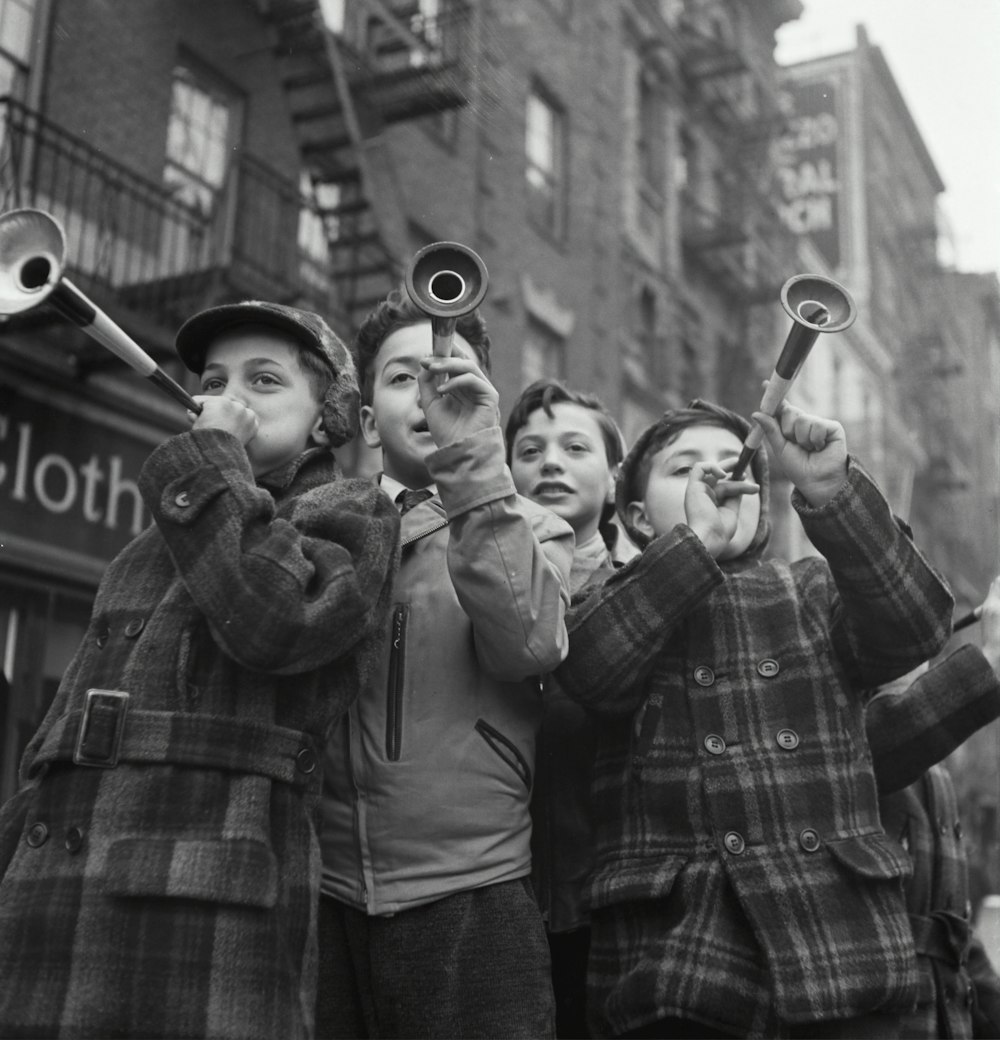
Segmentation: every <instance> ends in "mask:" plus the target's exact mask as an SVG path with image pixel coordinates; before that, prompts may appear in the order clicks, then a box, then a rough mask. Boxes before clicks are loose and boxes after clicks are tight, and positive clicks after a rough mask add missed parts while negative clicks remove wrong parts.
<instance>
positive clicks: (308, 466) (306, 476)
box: [257, 446, 341, 498]
mask: <svg viewBox="0 0 1000 1040" xmlns="http://www.w3.org/2000/svg"><path fill="white" fill-rule="evenodd" d="M338 476H341V471H340V467H339V465H338V464H337V460H336V459H335V458H334V457H333V453H332V452H331V451H330V449H329V448H325V447H320V446H316V447H313V448H307V449H306V450H305V451H304V452H302V454H301V455H299V456H298V457H297V458H294V459H292V461H291V462H287V463H285V465H284V466H281V467H279V468H278V469H275V470H272V471H271V472H270V473H265V474H263V475H262V476H260V477H258V478H257V484H258V486H259V487H262V488H266V489H267V490H268V491H270V492H271V494H272V495H274V497H275V498H280V497H282V496H283V495H284V494H285V493H286V492H287V491H289V490H290V489H291V488H292V485H293V484H294V485H295V489H296V491H298V492H299V493H300V494H301V493H302V492H303V491H306V490H308V489H309V488H311V487H316V486H318V485H319V484H325V483H326V482H327V481H330V480H332V479H333V478H334V477H338Z"/></svg>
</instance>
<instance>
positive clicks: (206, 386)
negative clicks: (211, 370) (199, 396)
mask: <svg viewBox="0 0 1000 1040" xmlns="http://www.w3.org/2000/svg"><path fill="white" fill-rule="evenodd" d="M225 386H226V384H225V381H224V380H222V379H204V380H202V384H201V392H202V393H203V394H213V393H215V392H216V391H218V390H223V389H225Z"/></svg>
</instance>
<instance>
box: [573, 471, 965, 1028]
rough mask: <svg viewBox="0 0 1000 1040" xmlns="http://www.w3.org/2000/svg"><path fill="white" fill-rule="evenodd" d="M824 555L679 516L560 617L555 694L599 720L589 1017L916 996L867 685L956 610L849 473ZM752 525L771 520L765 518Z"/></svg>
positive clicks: (830, 518)
mask: <svg viewBox="0 0 1000 1040" xmlns="http://www.w3.org/2000/svg"><path fill="white" fill-rule="evenodd" d="M793 504H794V506H795V508H796V510H797V511H798V513H799V515H800V517H801V519H802V522H803V524H804V526H805V529H806V532H807V534H808V535H809V537H810V539H811V541H812V543H813V545H814V546H815V547H816V549H817V550H818V551H819V552H820V553H822V555H823V556H824V557H825V560H824V559H820V558H818V557H811V558H807V559H804V560H801V561H798V562H796V563H793V564H788V563H784V562H781V561H778V560H766V559H764V558H763V557H762V547H763V544H764V538H763V537H760V535H761V531H760V530H759V531H758V537H757V538H756V539H755V541H754V544H753V545H752V546H751V549H750V550H748V551H747V553H745V554H744V555H743V556H741V557H740V558H738V559H736V560H732V561H726V562H723V563H722V564H721V565H720V564H718V563H717V562H716V561H715V560H714V559H713V558H712V557H711V556H710V555H709V553H708V552H707V551H706V550H705V548H704V546H703V545H702V543H701V542H700V541H699V540H698V539H697V538H696V537H695V535H694V534H693V533H692V532H691V530H690V529H689V528H688V527H686V525H683V524H681V525H678V526H677V527H676V528H674V529H673V531H671V532H668V533H666V534H664V535H662V536H661V537H659V538H657V539H655V540H654V541H653V542H652V543H651V544H650V545H648V546H647V547H646V549H645V550H644V551H643V553H642V555H641V557H639V558H638V559H637V560H635V561H633V562H632V563H630V564H628V565H626V566H625V567H624V568H622V569H621V570H619V571H618V572H617V573H615V574H614V575H613V576H611V577H610V578H609V579H608V580H607V582H606V583H605V584H604V585H603V586H602V587H600V588H599V589H598V590H597V591H596V592H594V593H593V594H592V595H589V596H588V597H587V598H586V599H585V600H584V601H583V602H582V603H579V604H575V605H574V607H573V608H571V611H570V615H569V618H568V623H567V626H568V629H569V632H570V651H569V655H568V657H567V659H566V661H565V662H563V664H562V665H561V666H560V667H559V668H558V669H557V670H556V675H557V677H558V679H559V680H560V682H561V683H562V685H563V688H564V689H565V690H566V691H567V693H569V694H570V695H571V696H574V697H576V698H577V699H578V700H580V701H581V702H582V703H584V704H585V705H587V706H588V707H590V708H591V709H592V710H594V711H595V712H598V713H600V714H601V715H602V716H603V718H602V720H601V726H600V727H599V730H598V741H599V743H598V751H597V758H596V764H595V768H594V780H593V796H594V800H593V811H594V819H595V826H596V844H597V854H596V855H597V862H596V867H595V873H594V877H593V880H592V884H591V888H590V897H591V920H592V929H593V932H592V940H591V959H590V996H591V997H592V998H593V1008H594V1019H595V1027H596V1028H597V1029H599V1030H601V1031H602V1032H604V1033H611V1034H616V1033H621V1032H625V1031H628V1030H629V1029H633V1028H637V1027H639V1026H641V1025H643V1024H645V1023H651V1022H654V1021H656V1020H658V1019H660V1018H665V1017H670V1016H678V1017H682V1018H690V1019H695V1020H699V1021H701V1022H703V1023H705V1024H706V1025H708V1026H711V1027H714V1028H717V1029H720V1030H724V1031H730V1032H736V1033H738V1034H747V1033H758V1034H759V1033H761V1032H765V1034H766V1035H773V1032H774V1031H775V1030H776V1029H778V1028H779V1027H780V1024H781V1023H795V1022H806V1021H815V1020H825V1019H837V1018H847V1017H851V1016H855V1015H861V1014H864V1013H866V1012H868V1011H871V1010H875V1009H887V1010H891V1009H896V1008H901V1007H906V1006H909V1004H910V1003H911V1002H912V1000H913V997H914V995H915V991H916V984H917V973H916V964H915V958H914V954H913V945H912V939H911V936H910V931H909V925H908V921H907V917H906V912H905V908H904V905H903V898H902V885H901V879H902V877H903V876H904V875H905V874H906V873H907V872H908V870H909V862H908V860H907V857H906V855H905V853H903V851H902V850H901V849H900V848H899V847H898V846H897V845H896V844H895V843H893V842H891V841H888V840H887V839H886V837H885V834H884V832H883V830H882V827H881V825H880V823H879V817H878V805H877V793H876V788H875V782H874V778H873V775H872V765H871V759H870V755H869V751H868V744H867V741H866V739H865V725H864V700H865V697H864V693H863V691H864V690H865V689H866V688H871V687H874V686H877V685H879V684H881V683H883V682H885V681H888V680H889V679H891V678H893V677H895V676H897V675H900V674H903V673H905V672H907V671H909V670H911V669H912V668H914V667H915V666H916V665H917V664H919V663H920V662H922V661H924V660H925V659H926V658H928V657H930V656H931V655H933V654H934V653H936V652H937V651H938V650H939V649H940V648H941V646H942V644H943V643H944V641H945V640H946V638H947V637H948V635H949V632H950V624H951V610H952V597H951V593H950V591H949V590H948V588H947V587H946V585H945V584H944V583H943V582H942V581H941V580H940V579H939V578H938V577H937V576H936V574H935V573H934V572H933V570H932V569H931V568H930V566H929V565H928V564H927V563H926V562H925V560H924V558H923V557H922V556H921V554H920V553H919V551H918V550H917V549H916V548H915V547H914V545H913V543H912V541H911V539H910V538H909V537H908V535H907V533H906V532H905V531H904V530H903V529H902V527H901V526H900V525H899V524H898V523H897V521H896V520H895V519H894V518H893V516H892V515H891V513H890V510H889V507H888V505H887V503H886V502H885V499H884V498H883V497H882V495H881V493H880V492H879V491H878V489H877V488H876V486H875V485H874V484H873V483H872V481H871V480H870V479H869V478H868V477H867V475H866V474H865V473H864V471H863V470H862V469H861V467H860V466H859V465H858V464H857V463H856V462H855V461H854V460H851V461H850V463H849V467H848V474H847V479H846V482H845V485H844V487H843V488H842V489H841V491H840V492H839V493H838V494H837V495H836V496H835V498H834V499H833V500H832V501H831V502H830V503H828V504H827V505H825V506H823V507H822V508H813V507H810V506H809V505H808V504H807V503H806V502H805V500H804V499H803V498H802V497H801V495H799V494H798V492H795V493H794V494H793ZM763 505H764V503H763V502H762V510H761V525H762V527H763V526H764V525H766V523H767V519H766V510H765V509H764V508H763Z"/></svg>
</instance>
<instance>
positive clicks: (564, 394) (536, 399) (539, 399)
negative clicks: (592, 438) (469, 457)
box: [504, 379, 625, 466]
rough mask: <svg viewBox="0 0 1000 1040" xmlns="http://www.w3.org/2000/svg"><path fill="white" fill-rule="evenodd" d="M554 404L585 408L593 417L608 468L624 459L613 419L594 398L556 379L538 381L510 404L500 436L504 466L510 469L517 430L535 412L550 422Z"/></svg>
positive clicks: (620, 436)
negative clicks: (504, 446) (504, 445)
mask: <svg viewBox="0 0 1000 1040" xmlns="http://www.w3.org/2000/svg"><path fill="white" fill-rule="evenodd" d="M556 404H575V405H579V406H580V407H581V408H587V409H589V410H590V411H592V412H593V413H594V419H595V420H596V422H597V425H598V426H599V427H600V429H601V437H602V438H603V440H604V453H605V455H607V458H608V465H609V466H617V465H618V464H619V463H620V462H621V461H622V459H623V458H624V457H625V442H624V438H623V437H622V434H621V430H619V429H618V423H616V422H615V419H614V416H613V415H612V414H611V412H609V411H608V408H607V406H606V405H605V404H604V402H603V401H602V400H601V399H600V398H599V397H598V396H597V395H596V394H588V393H584V392H583V391H581V390H571V389H570V388H569V387H568V386H566V384H565V383H563V382H560V380H558V379H538V380H536V381H535V382H534V383H532V384H531V385H530V386H526V387H525V388H524V389H523V390H522V391H521V396H520V397H518V399H517V400H516V401H515V402H514V407H513V408H512V409H511V412H510V416H509V417H508V419H507V426H506V429H505V432H504V436H505V437H506V440H507V465H508V466H509V465H510V461H511V457H512V456H511V453H512V452H513V450H514V438H515V437H516V436H517V433H518V430H520V429H521V428H522V427H524V426H525V425H526V424H527V422H528V419H529V418H531V416H532V414H533V413H534V412H537V411H538V409H539V408H541V409H542V411H544V412H545V414H546V415H547V416H548V417H549V418H550V419H552V418H554V413H553V411H552V406H553V405H556Z"/></svg>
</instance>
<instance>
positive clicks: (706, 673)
mask: <svg viewBox="0 0 1000 1040" xmlns="http://www.w3.org/2000/svg"><path fill="white" fill-rule="evenodd" d="M694 681H695V682H696V683H697V684H698V685H699V686H711V685H712V683H714V682H715V672H713V671H712V669H711V668H709V667H708V665H707V664H700V665H698V667H697V668H695V670H694Z"/></svg>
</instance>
